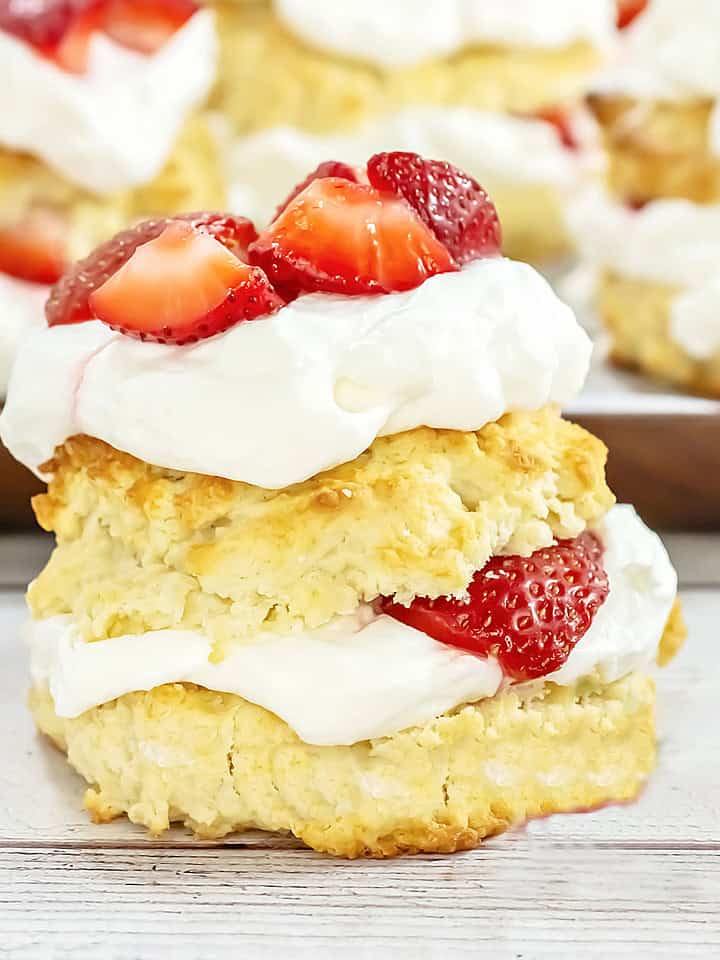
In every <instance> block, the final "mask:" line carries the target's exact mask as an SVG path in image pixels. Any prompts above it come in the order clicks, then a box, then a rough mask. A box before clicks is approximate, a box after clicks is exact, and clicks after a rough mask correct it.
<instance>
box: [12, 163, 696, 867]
mask: <svg viewBox="0 0 720 960" xmlns="http://www.w3.org/2000/svg"><path fill="white" fill-rule="evenodd" d="M589 355H590V344H589V341H588V339H587V337H586V335H585V334H584V332H583V331H582V330H581V328H580V327H579V326H578V324H577V323H576V321H575V318H574V316H573V314H572V312H571V310H570V309H569V308H568V307H566V306H565V305H564V304H563V303H561V302H560V300H558V298H557V297H556V295H555V294H554V293H553V291H552V290H551V288H550V287H549V285H548V284H547V283H546V282H545V280H543V279H542V278H541V277H540V276H539V274H537V273H536V272H535V271H534V270H533V268H531V267H530V266H528V265H527V264H523V263H518V262H515V261H512V260H508V259H505V258H503V257H502V256H501V255H500V225H499V222H498V218H497V215H496V212H495V208H494V206H493V204H492V202H491V201H490V199H489V198H488V196H487V194H486V193H485V191H484V190H483V189H482V188H481V187H480V186H479V185H478V184H477V182H475V181H474V180H473V179H472V178H471V177H469V176H468V175H466V174H465V173H463V172H462V171H460V170H459V169H457V168H455V167H453V166H451V165H450V164H448V163H441V162H436V161H429V160H425V159H423V158H422V157H420V156H418V155H416V154H410V153H398V152H395V153H381V154H376V155H373V156H372V157H371V158H370V160H369V161H368V162H367V164H366V165H364V166H363V167H362V168H356V167H352V166H349V165H347V164H345V163H341V162H332V163H330V162H329V163H324V164H322V165H321V167H320V168H319V169H318V170H316V171H315V172H314V174H311V175H310V176H309V177H308V178H307V179H306V180H305V181H304V182H303V183H301V184H300V185H299V186H298V187H297V188H296V189H295V190H294V191H293V192H292V193H291V195H290V196H289V197H288V198H287V199H286V200H285V201H284V202H283V203H281V204H280V206H279V208H278V211H277V214H276V216H275V217H274V219H273V220H272V222H271V223H270V225H269V226H268V227H267V228H266V229H265V230H263V231H261V232H260V233H259V234H258V233H257V232H256V230H255V228H254V227H253V225H252V224H251V222H250V221H249V220H246V219H244V218H242V217H238V216H226V215H221V214H217V213H197V214H188V215H185V216H180V217H174V218H169V219H163V220H153V221H149V222H146V223H143V224H141V225H139V226H138V227H136V228H135V229H133V230H130V231H128V232H125V233H122V234H120V235H119V236H118V237H116V238H115V239H114V240H112V241H109V242H108V243H106V244H105V245H103V246H101V247H100V248H99V249H98V250H97V251H96V252H95V253H93V254H91V255H90V257H88V258H87V259H86V260H84V261H81V262H80V263H79V264H77V265H76V266H74V267H72V268H71V269H70V270H69V271H68V272H67V273H66V274H65V276H64V277H63V279H62V280H61V281H60V283H59V284H58V285H57V286H56V287H55V288H54V290H53V292H52V294H51V296H50V298H49V301H48V304H47V326H46V327H45V328H44V329H42V330H38V331H37V332H36V333H34V334H33V335H31V336H30V337H29V338H28V339H27V340H26V341H25V343H24V344H23V346H22V348H21V351H20V354H19V357H18V361H17V363H16V365H15V368H14V371H13V375H12V380H11V386H10V392H9V397H8V403H7V405H6V408H5V411H4V413H3V415H2V418H1V419H0V431H1V433H2V436H3V438H4V440H5V442H6V444H7V445H8V446H9V448H10V449H11V450H12V451H13V452H14V453H15V455H16V456H17V457H18V458H19V459H20V460H21V461H23V462H24V463H25V464H27V465H28V466H30V467H32V468H33V469H34V470H35V471H37V472H38V473H39V474H40V475H41V476H42V477H44V478H45V479H47V481H48V491H47V493H45V494H42V495H40V496H38V497H37V498H36V499H35V502H34V506H35V511H36V514H37V517H38V520H39V522H40V524H41V525H42V526H43V527H44V528H45V529H47V530H51V531H54V532H55V535H56V538H57V546H56V548H55V551H54V553H53V555H52V558H51V559H50V561H49V563H48V565H47V566H46V568H45V569H44V570H43V571H42V573H41V574H40V575H39V576H38V578H37V579H36V580H35V581H34V583H33V584H32V585H31V587H30V589H29V592H28V604H29V608H30V612H31V621H30V625H29V631H28V636H29V644H30V651H31V660H32V682H33V686H32V691H31V707H32V711H33V713H34V716H35V719H36V722H37V724H38V727H39V729H40V730H41V731H43V732H44V733H45V734H47V735H48V736H49V737H50V738H51V739H52V740H53V741H54V742H55V743H56V744H57V745H58V746H59V747H60V748H61V749H62V750H64V751H66V752H67V755H68V759H69V761H70V763H71V764H72V765H73V767H74V768H75V769H76V770H77V771H79V773H80V774H82V776H83V777H84V778H85V779H86V780H87V781H88V784H89V788H88V791H87V793H86V796H85V806H86V807H87V809H88V810H89V811H90V813H91V815H92V816H93V818H95V819H96V820H99V821H103V820H109V819H110V818H112V817H116V816H119V815H122V814H126V815H127V816H128V817H129V818H130V819H131V820H132V821H133V822H135V823H138V824H144V825H145V826H146V827H147V828H148V829H149V830H150V831H151V832H153V833H160V832H161V831H163V830H165V829H166V828H167V827H168V826H169V824H170V823H172V822H175V821H178V822H182V823H184V824H186V825H187V826H188V827H189V828H190V829H192V830H193V831H194V832H195V833H196V834H197V835H198V836H201V837H221V836H223V835H226V834H227V833H229V832H230V831H234V830H244V829H247V828H250V827H256V828H261V829H264V830H271V831H276V830H282V831H291V832H292V833H293V834H294V835H295V836H297V837H299V838H300V839H302V840H303V841H305V842H306V843H307V844H309V845H310V846H312V847H314V848H315V849H317V850H321V851H327V852H330V853H333V854H338V855H342V856H348V857H356V856H360V855H372V856H391V855H394V854H397V853H400V852H404V851H438V852H451V851H455V850H460V849H466V848H469V847H473V846H475V845H476V844H478V843H479V842H480V841H481V840H482V839H483V838H484V837H486V836H489V835H491V834H495V833H498V832H500V831H502V830H503V829H505V828H506V827H507V826H508V825H511V824H514V823H517V822H522V821H523V820H525V819H526V818H528V817H534V816H540V815H544V814H548V813H551V812H559V811H568V810H577V809H580V808H587V807H592V806H595V805H598V804H601V803H605V802H607V801H619V800H626V799H629V798H631V797H634V796H635V795H636V793H637V792H638V790H639V789H640V788H641V786H642V784H643V783H644V781H645V779H646V777H647V776H648V774H649V773H650V771H651V769H652V766H653V763H654V757H655V734H654V729H653V705H654V686H653V681H652V679H651V676H650V668H651V665H652V664H653V663H654V662H655V661H656V660H657V661H659V662H661V663H662V662H665V661H667V660H668V659H670V657H671V656H672V655H673V653H674V652H675V650H676V649H677V647H678V646H679V645H680V643H681V642H682V638H683V627H682V623H681V620H680V615H679V612H678V608H677V602H676V592H677V580H676V575H675V572H674V570H673V568H672V566H671V564H670V561H669V559H668V556H667V553H666V552H665V550H664V548H663V545H662V543H661V541H660V540H659V538H658V537H657V536H656V535H655V534H654V533H652V532H651V531H650V530H648V529H647V528H646V527H645V526H644V524H643V523H642V521H641V520H640V519H639V518H638V516H637V515H636V514H635V512H634V511H633V509H632V508H631V507H629V506H614V505H613V502H614V501H613V496H612V494H611V492H610V491H609V489H608V488H607V486H606V483H605V473H604V464H605V453H606V451H605V449H604V447H603V445H602V444H601V443H600V441H599V440H597V439H596V438H594V437H593V436H592V435H590V434H589V433H587V432H586V431H585V430H583V429H582V428H580V427H578V426H576V425H574V424H572V423H569V422H568V421H566V420H564V419H563V418H562V417H561V415H560V413H559V406H560V405H562V404H564V403H566V402H567V401H569V400H570V399H571V398H572V397H573V396H574V395H575V393H576V392H577V391H578V390H579V388H580V386H581V384H582V382H583V379H584V377H585V374H586V371H587V367H588V361H589ZM38 378H40V379H41V381H42V382H43V385H44V389H43V390H42V391H38V390H37V389H36V384H37V382H38Z"/></svg>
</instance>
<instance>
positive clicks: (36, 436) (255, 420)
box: [0, 258, 591, 489]
mask: <svg viewBox="0 0 720 960" xmlns="http://www.w3.org/2000/svg"><path fill="white" fill-rule="evenodd" d="M590 353H591V345H590V341H589V340H588V338H587V335H586V334H585V333H584V332H583V331H582V330H581V328H580V327H579V325H578V324H577V321H576V320H575V317H574V315H573V313H572V311H571V310H570V308H569V307H567V306H565V305H564V304H563V303H562V302H561V301H560V300H559V299H558V298H557V297H556V295H555V294H554V293H553V291H552V289H551V288H550V286H549V284H548V283H547V282H546V281H545V280H544V279H543V278H542V277H541V276H540V275H539V274H538V273H537V272H536V271H535V270H533V269H532V267H529V266H528V265H527V264H523V263H516V262H514V261H511V260H504V259H501V258H494V259H487V260H478V261H475V262H474V263H471V264H469V265H468V266H467V267H465V268H464V269H463V270H461V271H459V272H456V273H447V274H441V275H438V276H435V277H431V278H430V279H429V280H427V281H425V283H423V284H422V285H421V286H420V287H418V288H416V289H415V290H410V291H407V292H405V293H391V294H386V295H380V296H363V297H344V296H334V295H328V294H311V295H308V296H303V297H300V298H299V299H297V300H296V301H294V302H293V303H291V304H289V305H288V306H286V307H284V308H283V309H281V310H280V311H278V312H277V313H276V314H274V315H273V316H268V317H263V318H261V319H258V320H254V321H251V322H247V323H241V324H238V325H237V326H235V327H233V328H232V329H231V330H228V331H227V332H226V333H223V334H221V335H219V336H217V337H213V338H212V339H209V340H205V341H202V342H200V343H198V344H195V345H192V346H183V347H177V346H168V345H163V344H155V343H142V342H140V341H138V340H134V339H132V338H130V337H126V336H123V335H122V334H118V333H114V332H113V331H111V330H110V329H109V328H108V327H106V326H105V325H104V324H102V323H100V322H99V321H93V322H90V323H85V324H76V325H71V326H56V327H51V328H45V329H42V330H40V331H38V332H37V333H35V334H33V335H31V336H30V337H29V338H28V339H27V340H26V341H25V342H24V343H23V345H22V346H21V349H20V351H19V353H18V357H17V360H16V362H15V366H14V369H13V373H12V376H11V380H10V387H9V390H8V399H7V404H6V406H5V410H4V412H3V414H2V417H0V435H1V436H2V438H3V440H4V442H5V444H6V445H7V447H8V448H9V449H10V451H11V452H12V453H13V454H14V456H15V457H16V458H17V459H18V460H20V461H22V462H23V463H25V464H26V465H27V466H29V467H31V468H32V469H37V468H38V466H39V465H40V464H42V463H43V462H44V461H45V460H47V459H48V458H49V457H50V456H51V455H52V453H53V451H54V449H55V447H56V446H57V445H58V444H61V443H62V442H63V441H64V440H65V439H67V438H68V437H70V436H73V435H74V434H79V433H86V434H89V435H90V436H93V437H97V438H99V439H101V440H105V441H106V442H107V443H109V444H111V445H112V446H114V447H116V448H117V449H119V450H124V451H126V452H127V453H131V454H134V455H135V456H137V457H139V458H140V459H142V460H145V461H147V462H149V463H153V464H156V465H158V466H162V467H168V468H172V469H176V470H187V471H192V472H196V473H203V474H210V475H215V476H220V477H226V478H227V479H230V480H243V481H245V482H247V483H251V484H255V485H257V486H261V487H269V488H273V489H277V488H281V487H285V486H288V485H289V484H292V483H297V482H299V481H302V480H305V479H307V478H308V477H311V476H313V475H314V474H316V473H319V472H320V471H322V470H325V469H329V468H331V467H334V466H337V465H338V464H341V463H345V462H347V461H350V460H353V459H354V458H355V457H357V456H358V455H359V454H360V453H362V452H363V451H364V450H366V449H367V448H368V447H369V446H370V444H371V443H372V442H373V440H374V439H375V438H376V437H378V436H381V435H386V434H393V433H400V432H402V431H404V430H411V429H413V428H415V427H418V426H421V425H425V426H430V427H438V428H445V429H449V430H479V429H480V428H481V427H483V426H484V425H485V424H487V423H490V422H491V421H494V420H497V419H498V417H500V416H502V415H503V414H504V413H506V412H508V411H512V410H533V409H537V408H540V407H542V406H545V405H546V404H548V403H557V404H561V405H562V404H565V403H567V402H568V401H569V400H571V399H572V398H573V397H574V396H575V395H576V393H577V392H578V391H579V389H580V387H581V385H582V383H583V381H584V379H585V375H586V373H587V369H588V365H589V359H590ZM38 383H42V384H43V389H42V390H38V389H37V384H38Z"/></svg>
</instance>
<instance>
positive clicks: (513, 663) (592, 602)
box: [378, 533, 609, 681]
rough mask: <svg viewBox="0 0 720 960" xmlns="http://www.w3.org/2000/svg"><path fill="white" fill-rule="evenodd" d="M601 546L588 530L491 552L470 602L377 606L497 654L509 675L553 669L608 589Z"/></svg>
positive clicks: (474, 649) (437, 634)
mask: <svg viewBox="0 0 720 960" xmlns="http://www.w3.org/2000/svg"><path fill="white" fill-rule="evenodd" d="M602 558H603V549H602V545H601V544H600V541H599V540H598V539H597V537H596V536H595V535H594V534H592V533H584V534H582V535H581V536H579V537H577V538H576V539H575V540H561V541H560V542H559V543H558V544H557V546H554V547H548V548H547V549H544V550H537V551H536V552H535V553H533V554H532V555H531V556H529V557H517V556H512V557H493V559H492V560H490V561H489V562H488V563H487V564H486V565H485V566H484V567H483V569H482V570H480V571H479V572H478V573H476V574H475V577H474V579H473V581H472V583H471V584H470V587H469V594H470V601H469V603H462V602H460V601H458V600H452V599H448V598H447V597H440V598H439V599H437V600H429V599H427V598H425V597H419V598H417V599H415V600H414V601H413V602H412V604H411V605H410V606H409V607H404V606H402V605H401V604H398V603H394V602H393V601H392V600H391V599H388V598H383V599H381V600H380V601H379V604H378V608H379V609H380V610H381V611H382V612H383V613H386V614H389V615H390V616H392V617H395V618H396V619H397V620H401V621H402V622H403V623H407V624H409V625H410V626H411V627H415V628H416V629H417V630H422V631H423V632H424V633H427V634H428V635H429V636H431V637H434V638H435V639H436V640H439V641H440V642H441V643H447V644H450V645H451V646H453V647H460V648H462V649H463V650H469V651H470V652H471V653H475V654H478V655H480V656H483V657H487V656H494V657H497V659H498V661H499V663H500V666H501V667H502V669H503V671H504V673H505V674H506V675H507V676H508V677H511V678H512V679H513V680H519V681H521V680H532V679H534V678H536V677H543V676H546V675H547V674H549V673H553V672H554V671H555V670H559V669H560V667H561V666H562V665H563V664H564V663H565V661H566V660H567V658H568V657H569V656H570V653H571V652H572V650H573V648H574V647H575V645H576V644H577V642H578V640H580V639H581V638H582V637H583V636H584V635H585V633H586V632H587V630H588V628H589V627H590V624H591V623H592V621H593V617H594V616H595V614H596V613H597V611H598V610H599V609H600V606H601V605H602V604H603V603H604V602H605V600H606V599H607V596H608V592H609V586H608V578H607V574H606V572H605V569H604V567H603V559H602Z"/></svg>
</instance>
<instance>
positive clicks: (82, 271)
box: [45, 213, 257, 326]
mask: <svg viewBox="0 0 720 960" xmlns="http://www.w3.org/2000/svg"><path fill="white" fill-rule="evenodd" d="M173 220H181V221H183V222H185V223H189V224H190V225H191V226H193V227H197V228H198V229H202V230H204V231H205V232H206V233H209V234H210V236H211V237H214V238H215V239H216V240H218V241H219V242H220V243H221V244H222V245H223V246H224V247H227V249H228V250H230V252H231V253H234V254H235V256H237V257H239V258H240V259H242V260H245V259H246V257H247V249H248V245H249V244H250V243H251V242H252V241H253V240H254V239H255V238H256V237H257V232H256V230H255V227H254V226H253V225H252V223H251V222H250V221H249V220H247V219H246V218H245V217H231V216H228V215H226V214H223V213H187V214H184V215H183V216H180V217H163V218H162V219H159V220H146V221H144V222H143V223H140V224H138V225H137V226H136V227H133V228H132V229H131V230H125V231H123V232H122V233H118V234H117V236H115V237H113V239H112V240H108V241H107V243H103V244H102V245H101V246H99V247H98V248H97V249H96V250H95V251H94V252H93V253H91V254H90V256H88V257H86V258H85V259H84V260H80V261H79V262H78V263H76V264H75V265H74V266H73V267H72V268H71V269H70V270H68V272H67V273H66V274H65V275H64V276H63V278H62V279H61V280H60V282H59V283H58V284H56V286H55V287H54V288H53V290H51V292H50V297H49V299H48V302H47V304H46V306H45V316H46V317H47V321H48V324H49V325H50V326H55V325H56V324H61V323H83V322H84V321H85V320H91V319H92V311H91V309H90V304H89V302H88V301H89V297H90V294H91V293H92V292H93V291H94V290H97V289H98V287H100V286H102V284H103V283H105V281H106V280H108V279H109V278H110V277H111V276H113V274H115V273H117V271H118V270H119V269H120V267H122V265H123V264H124V263H127V261H128V260H129V259H130V257H131V256H132V255H133V253H134V252H135V251H136V250H137V248H138V247H139V246H140V245H141V244H143V243H147V241H148V240H154V239H155V237H159V236H160V234H161V233H162V232H163V230H164V229H165V227H166V226H167V225H168V224H169V223H171V222H172V221H173Z"/></svg>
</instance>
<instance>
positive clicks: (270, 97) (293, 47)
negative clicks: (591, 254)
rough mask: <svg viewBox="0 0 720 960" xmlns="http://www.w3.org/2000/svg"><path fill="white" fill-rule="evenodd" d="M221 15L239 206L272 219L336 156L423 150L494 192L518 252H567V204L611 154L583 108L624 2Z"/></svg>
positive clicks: (236, 9)
mask: <svg viewBox="0 0 720 960" xmlns="http://www.w3.org/2000/svg"><path fill="white" fill-rule="evenodd" d="M216 6H217V9H218V13H219V18H220V19H219V22H220V32H221V69H220V83H219V87H218V92H217V96H216V99H215V104H216V106H218V107H219V108H220V109H221V110H222V111H223V112H224V113H225V114H226V115H227V116H229V117H230V118H231V120H232V123H233V125H234V129H235V133H236V134H237V136H238V140H237V143H236V145H235V147H234V148H233V149H232V159H231V167H230V169H231V174H232V176H233V179H234V180H235V182H236V183H237V187H238V192H237V193H236V202H237V203H238V204H239V205H240V206H239V208H240V209H246V210H247V212H248V213H249V214H250V215H251V216H254V217H255V218H257V219H258V220H259V221H262V222H267V221H268V220H269V219H271V217H272V214H273V213H274V206H273V204H274V203H276V200H277V190H278V186H280V188H281V189H286V190H289V189H290V187H291V186H292V184H293V183H295V182H297V180H298V179H299V178H301V177H302V176H303V175H304V173H305V172H306V171H307V170H308V169H310V168H312V167H313V166H315V165H317V164H318V163H319V162H321V161H322V160H324V159H326V158H327V157H328V156H330V157H332V156H338V157H343V158H345V159H349V160H351V161H355V162H360V161H361V160H364V158H366V157H367V156H368V154H369V153H372V152H374V151H376V150H380V149H389V148H396V149H403V150H413V151H418V152H421V153H426V154H429V155H431V156H432V155H439V156H445V157H448V159H450V160H452V161H453V162H454V163H456V164H458V165H460V166H461V167H463V168H464V169H467V170H469V171H470V172H471V173H472V174H473V175H474V176H476V177H477V178H478V179H480V180H481V181H482V182H483V183H484V184H486V185H487V187H488V189H489V190H490V191H491V193H492V195H493V196H494V198H495V201H496V203H497V205H498V209H499V211H500V214H501V217H502V220H503V225H504V237H505V249H506V251H507V252H508V253H509V254H510V255H513V256H517V257H519V258H521V259H526V260H532V261H543V262H544V261H547V260H550V259H552V258H554V257H557V256H559V255H561V254H564V253H566V252H567V250H568V249H569V237H568V234H567V231H566V229H565V223H564V219H563V216H562V208H563V205H564V203H565V202H566V200H567V197H568V196H570V195H572V194H573V193H574V191H575V190H576V189H577V187H578V185H579V184H581V183H583V182H584V180H585V179H586V178H587V177H589V176H593V175H594V173H595V171H596V168H598V164H599V161H600V160H601V155H602V151H601V150H600V145H599V142H598V141H597V139H596V133H595V128H594V124H593V123H592V121H591V120H590V118H589V116H587V115H584V114H583V112H582V110H580V108H579V105H580V101H581V97H582V95H583V94H584V92H585V91H586V90H587V85H588V82H589V76H590V74H591V73H592V72H593V71H594V70H595V69H596V68H597V66H598V65H599V64H601V63H602V62H603V60H604V58H605V57H606V56H607V55H608V53H609V51H610V50H611V49H612V48H613V45H614V42H615V38H616V34H617V30H616V15H617V11H616V4H615V0H593V2H592V3H578V2H577V0H545V2H543V3H542V4H539V3H537V2H536V0H512V2H509V3H508V2H504V0H490V2H489V0H447V2H445V3H421V4H418V3H415V2H412V0H394V2H393V3H387V2H385V0H367V2H364V3H359V4H348V3H334V4H333V3H328V2H326V0H261V2H254V3H243V2H237V0H221V2H219V3H217V4H216ZM627 16H628V13H627V11H626V12H625V13H624V14H623V15H622V20H621V22H624V21H625V19H627ZM249 91H250V93H249ZM598 172H599V170H598Z"/></svg>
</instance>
